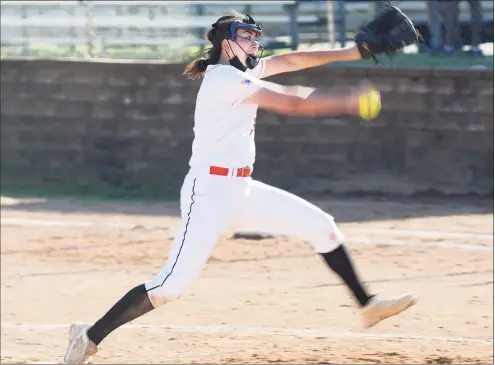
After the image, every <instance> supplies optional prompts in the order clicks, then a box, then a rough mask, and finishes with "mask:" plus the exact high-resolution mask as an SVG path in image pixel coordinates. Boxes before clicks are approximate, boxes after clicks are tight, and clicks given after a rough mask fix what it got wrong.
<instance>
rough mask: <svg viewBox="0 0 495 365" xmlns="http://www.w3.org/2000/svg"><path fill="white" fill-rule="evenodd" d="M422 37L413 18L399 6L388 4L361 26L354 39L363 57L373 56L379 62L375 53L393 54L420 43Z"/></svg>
mask: <svg viewBox="0 0 495 365" xmlns="http://www.w3.org/2000/svg"><path fill="white" fill-rule="evenodd" d="M420 39H422V37H421V35H420V34H419V32H418V31H417V30H416V28H415V27H414V24H413V23H412V21H411V19H409V18H408V17H407V16H406V15H405V14H404V13H403V12H402V11H401V10H400V9H399V8H397V7H395V6H393V5H390V4H387V5H386V8H385V10H383V11H382V12H381V13H379V14H378V15H376V16H375V17H374V18H373V19H372V20H371V21H370V22H368V23H367V24H365V25H363V26H362V27H361V28H359V30H358V32H357V34H356V37H355V38H354V41H355V42H356V44H357V47H358V50H359V52H360V53H361V57H362V58H363V59H368V58H373V59H374V60H375V62H377V63H379V62H378V60H377V59H376V57H375V55H377V54H381V53H385V54H387V55H388V56H392V55H393V54H394V53H395V52H396V51H398V50H400V49H401V48H404V47H406V46H409V45H411V44H418V43H419V41H420Z"/></svg>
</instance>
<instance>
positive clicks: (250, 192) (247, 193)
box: [145, 60, 344, 307]
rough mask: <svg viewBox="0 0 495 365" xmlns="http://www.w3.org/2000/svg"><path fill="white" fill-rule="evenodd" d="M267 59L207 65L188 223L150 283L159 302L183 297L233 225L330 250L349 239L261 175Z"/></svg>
mask: <svg viewBox="0 0 495 365" xmlns="http://www.w3.org/2000/svg"><path fill="white" fill-rule="evenodd" d="M264 67H265V62H264V60H261V61H260V62H259V64H258V66H257V67H256V68H254V69H253V70H247V71H246V72H241V71H239V70H237V69H236V68H234V67H233V66H230V65H210V66H208V68H207V71H206V73H205V76H204V79H203V81H202V84H201V87H200V89H199V92H198V96H197V101H196V111H195V120H194V141H193V144H192V156H191V159H190V162H189V164H190V170H189V172H188V174H187V175H186V177H185V179H184V183H183V185H182V189H181V194H180V208H181V222H180V227H179V229H178V231H177V233H176V236H175V238H174V241H173V243H172V246H171V248H170V251H169V255H168V261H167V263H166V265H165V267H164V268H163V269H162V271H161V272H160V273H159V274H158V275H157V276H156V277H155V278H154V279H152V280H150V281H147V282H146V283H145V285H146V289H147V290H148V295H149V296H150V299H151V302H152V303H153V305H154V306H155V307H156V306H158V305H161V304H163V303H165V302H168V301H171V300H174V299H177V298H178V297H179V296H180V295H181V294H182V293H183V291H184V290H185V289H186V287H187V286H188V285H189V284H190V283H191V281H192V280H193V279H194V278H195V277H196V276H197V275H198V274H199V273H200V272H201V270H202V269H203V267H204V265H205V264H206V262H207V260H208V258H209V256H210V255H211V253H212V251H213V249H214V247H215V244H216V242H217V240H218V238H219V236H220V235H221V234H222V233H223V232H225V231H226V230H236V231H253V232H264V233H271V234H275V235H289V236H297V237H299V238H301V239H304V240H308V241H310V242H311V243H312V245H313V247H314V249H315V251H317V252H321V253H324V252H329V251H331V250H333V249H334V248H336V247H337V246H338V245H339V244H341V243H343V241H344V237H343V235H342V233H341V232H340V231H339V230H338V228H337V226H336V224H335V223H334V219H333V217H332V216H330V215H329V214H327V213H325V212H323V211H322V210H321V209H320V208H318V207H316V206H314V205H312V204H310V203H308V202H307V201H305V200H303V199H301V198H299V197H297V196H295V195H293V194H290V193H288V192H286V191H283V190H280V189H277V188H274V187H271V186H269V185H266V184H263V183H261V182H259V181H255V180H253V179H252V178H251V177H250V175H251V172H252V169H253V164H254V161H255V143H254V136H255V123H256V112H257V109H258V106H257V105H251V104H244V103H242V102H243V100H244V99H245V98H246V97H248V96H249V95H251V94H253V93H254V92H256V91H257V90H259V89H260V83H261V82H260V78H262V77H263V72H264Z"/></svg>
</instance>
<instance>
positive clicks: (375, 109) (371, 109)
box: [359, 87, 382, 120]
mask: <svg viewBox="0 0 495 365" xmlns="http://www.w3.org/2000/svg"><path fill="white" fill-rule="evenodd" d="M381 107H382V101H381V98H380V92H379V91H378V90H377V89H375V88H373V87H372V88H370V89H369V90H368V91H366V92H364V93H362V94H361V95H360V96H359V116H360V117H361V118H363V119H364V120H371V119H375V118H376V117H377V116H378V114H380V109H381Z"/></svg>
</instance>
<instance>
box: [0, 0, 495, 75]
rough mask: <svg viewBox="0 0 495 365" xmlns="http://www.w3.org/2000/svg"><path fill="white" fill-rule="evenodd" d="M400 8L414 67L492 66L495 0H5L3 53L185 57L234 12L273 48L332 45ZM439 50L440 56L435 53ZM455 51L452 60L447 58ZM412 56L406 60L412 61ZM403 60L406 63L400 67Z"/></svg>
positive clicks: (198, 48) (344, 41)
mask: <svg viewBox="0 0 495 365" xmlns="http://www.w3.org/2000/svg"><path fill="white" fill-rule="evenodd" d="M387 2H389V3H392V4H394V5H398V6H399V7H400V8H401V9H402V10H403V11H404V12H405V13H406V14H407V15H408V16H409V17H410V18H411V19H412V20H413V22H414V24H415V25H416V26H417V28H418V29H419V31H420V32H421V33H422V35H423V36H424V38H425V41H426V42H425V44H424V45H421V47H420V48H419V49H418V47H415V46H413V47H410V48H408V49H406V50H405V52H407V53H415V54H422V53H426V54H428V55H429V56H430V57H425V56H424V55H423V56H418V57H416V58H414V59H413V58H408V59H407V60H408V61H409V62H410V63H411V64H414V65H417V64H418V60H421V62H420V63H421V64H426V65H435V64H437V63H441V64H444V65H445V66H449V65H459V64H460V65H463V64H466V65H469V64H471V63H472V59H465V58H464V59H463V58H459V56H465V55H475V56H478V57H481V58H482V57H483V56H485V57H488V58H486V59H485V60H484V61H486V62H483V59H477V60H476V64H480V62H481V63H482V64H484V65H485V66H487V67H491V64H492V58H491V57H493V1H490V0H488V1H479V0H469V1H467V0H466V1H457V0H456V1H453V0H447V1H445V0H432V1H411V0H409V1H357V0H345V1H344V0H335V1H313V0H300V1H46V0H43V1H2V2H1V42H2V52H1V53H2V58H6V57H19V56H25V57H37V58H53V57H77V58H91V57H98V58H101V57H104V58H120V59H157V60H161V61H165V62H183V61H187V60H189V59H191V58H192V57H194V56H195V55H197V53H198V51H201V49H202V47H203V46H204V39H203V38H202V36H203V34H204V32H205V30H206V29H207V27H208V26H209V25H210V24H212V23H213V22H214V20H215V19H216V18H217V17H218V16H219V14H220V13H222V12H225V11H226V10H228V9H234V10H238V11H241V12H247V13H250V14H252V15H253V16H254V17H255V19H256V20H257V21H258V22H259V23H261V24H262V26H263V28H264V36H263V43H264V44H265V46H266V49H267V53H266V54H269V53H272V52H282V51H285V50H288V49H308V48H317V49H318V48H328V47H330V48H332V47H338V46H343V45H345V44H347V43H348V42H349V41H351V40H352V38H353V36H354V34H355V32H356V30H357V29H358V28H359V26H360V25H362V24H363V23H364V22H366V21H367V20H369V19H370V17H371V16H372V15H373V14H374V13H376V12H377V11H380V8H381V7H382V6H383V5H384V3H387ZM432 55H435V56H436V57H431V56H432ZM438 56H452V57H450V61H447V60H446V59H445V58H444V57H442V58H441V60H440V61H439V60H438V58H437V57H438ZM407 60H406V62H407ZM401 61H402V60H401V59H399V60H398V63H399V65H400V64H401Z"/></svg>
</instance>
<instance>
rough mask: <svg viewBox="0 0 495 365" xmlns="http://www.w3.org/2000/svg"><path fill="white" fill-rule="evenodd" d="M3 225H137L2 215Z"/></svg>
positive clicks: (114, 226) (117, 226) (132, 226)
mask: <svg viewBox="0 0 495 365" xmlns="http://www.w3.org/2000/svg"><path fill="white" fill-rule="evenodd" d="M0 222H1V223H2V225H4V224H5V225H12V226H60V227H110V228H127V229H131V228H134V227H136V225H132V224H122V223H104V222H87V221H69V220H67V221H64V220H61V221H59V220H45V219H23V218H11V217H2V218H1V219H0Z"/></svg>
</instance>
